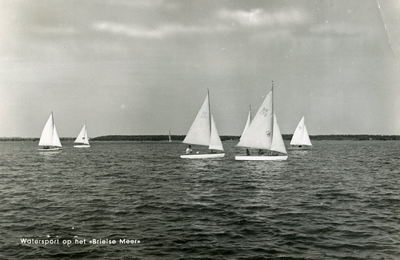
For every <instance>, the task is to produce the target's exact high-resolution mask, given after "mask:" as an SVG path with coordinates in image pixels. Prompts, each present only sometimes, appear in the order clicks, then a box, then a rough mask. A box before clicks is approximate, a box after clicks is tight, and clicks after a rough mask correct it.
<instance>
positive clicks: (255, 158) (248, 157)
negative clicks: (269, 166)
mask: <svg viewBox="0 0 400 260" xmlns="http://www.w3.org/2000/svg"><path fill="white" fill-rule="evenodd" d="M287 158H288V156H287V155H276V156H274V155H270V156H268V155H258V156H252V155H236V156H235V160H236V161H284V160H286V159H287Z"/></svg>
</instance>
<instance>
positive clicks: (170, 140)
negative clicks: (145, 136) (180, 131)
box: [168, 130, 172, 143]
mask: <svg viewBox="0 0 400 260" xmlns="http://www.w3.org/2000/svg"><path fill="white" fill-rule="evenodd" d="M168 142H170V143H171V142H172V138H171V130H170V131H169V132H168Z"/></svg>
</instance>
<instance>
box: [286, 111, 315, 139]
mask: <svg viewBox="0 0 400 260" xmlns="http://www.w3.org/2000/svg"><path fill="white" fill-rule="evenodd" d="M290 145H310V146H311V140H310V137H309V135H308V132H307V128H306V125H305V123H304V116H303V117H302V118H301V120H300V122H299V124H298V125H297V127H296V130H295V131H294V133H293V137H292V140H291V141H290Z"/></svg>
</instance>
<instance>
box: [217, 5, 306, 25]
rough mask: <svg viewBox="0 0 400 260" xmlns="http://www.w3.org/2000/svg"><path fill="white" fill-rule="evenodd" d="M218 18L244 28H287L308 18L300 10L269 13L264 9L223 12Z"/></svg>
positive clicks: (219, 13)
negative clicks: (286, 26)
mask: <svg viewBox="0 0 400 260" xmlns="http://www.w3.org/2000/svg"><path fill="white" fill-rule="evenodd" d="M218 17H219V18H220V19H221V20H224V21H233V22H237V23H239V24H240V25H242V26H285V25H291V24H299V23H303V22H305V21H306V20H307V16H306V15H305V14H304V13H303V12H301V11H300V10H296V9H291V10H285V11H277V12H273V13H267V12H265V11H264V10H263V9H254V10H251V11H243V10H236V11H231V10H226V9H224V10H221V11H220V12H218Z"/></svg>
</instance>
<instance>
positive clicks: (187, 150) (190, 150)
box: [186, 145, 193, 154]
mask: <svg viewBox="0 0 400 260" xmlns="http://www.w3.org/2000/svg"><path fill="white" fill-rule="evenodd" d="M192 152H193V150H192V146H191V145H189V147H188V148H186V154H191V153H192Z"/></svg>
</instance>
